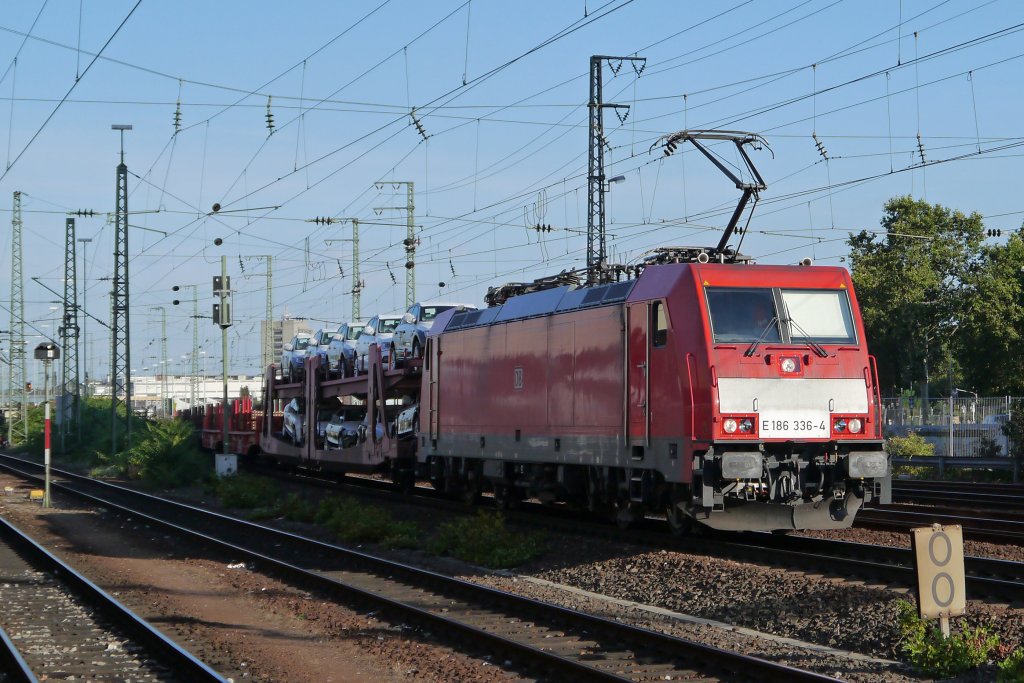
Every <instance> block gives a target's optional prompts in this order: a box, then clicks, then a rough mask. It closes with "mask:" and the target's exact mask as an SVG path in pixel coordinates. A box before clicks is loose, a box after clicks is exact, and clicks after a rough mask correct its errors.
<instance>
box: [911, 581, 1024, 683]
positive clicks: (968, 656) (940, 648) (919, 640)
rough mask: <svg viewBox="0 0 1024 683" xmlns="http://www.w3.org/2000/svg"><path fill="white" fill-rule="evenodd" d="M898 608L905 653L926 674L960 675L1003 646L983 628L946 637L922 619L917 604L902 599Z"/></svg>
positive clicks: (967, 630) (937, 676)
mask: <svg viewBox="0 0 1024 683" xmlns="http://www.w3.org/2000/svg"><path fill="white" fill-rule="evenodd" d="M897 606H898V608H899V620H900V622H899V623H900V635H901V640H902V650H903V653H904V654H905V655H906V656H907V660H908V661H909V662H910V663H911V664H912V665H913V666H914V668H916V669H917V670H918V671H921V672H922V673H924V674H927V675H929V676H933V677H935V678H949V677H951V676H958V675H960V674H962V673H965V672H967V671H970V670H971V669H973V668H975V667H976V666H979V665H981V664H984V663H985V662H986V661H988V659H989V656H990V655H992V654H994V653H995V652H996V650H997V649H998V647H999V636H997V635H993V634H991V633H989V632H988V631H987V630H986V629H984V628H981V627H978V628H975V629H970V628H966V629H963V630H962V631H960V632H958V633H951V634H950V636H949V637H948V638H943V637H942V633H941V632H940V631H939V628H938V626H937V625H929V624H927V623H926V622H925V621H924V620H922V619H921V618H920V617H919V616H918V614H917V608H916V607H915V606H914V605H912V604H910V603H909V602H907V601H905V600H900V601H899V602H898V603H897ZM1009 680H1013V679H1009Z"/></svg>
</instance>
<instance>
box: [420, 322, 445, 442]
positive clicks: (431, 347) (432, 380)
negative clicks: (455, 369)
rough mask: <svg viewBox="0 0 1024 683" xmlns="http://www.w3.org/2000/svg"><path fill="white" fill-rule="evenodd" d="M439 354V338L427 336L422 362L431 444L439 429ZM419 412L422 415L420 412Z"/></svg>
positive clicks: (428, 435) (428, 434) (428, 431)
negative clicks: (424, 372)
mask: <svg viewBox="0 0 1024 683" xmlns="http://www.w3.org/2000/svg"><path fill="white" fill-rule="evenodd" d="M440 355H441V338H440V337H427V348H426V350H425V351H424V353H423V359H424V360H423V363H424V364H425V366H426V367H425V368H424V370H425V371H426V375H427V396H426V399H427V440H428V441H429V442H430V443H431V444H433V442H434V440H435V439H437V435H438V432H440V431H441V412H440V406H439V405H438V399H439V398H440V393H439V392H438V385H437V376H438V371H439V370H440V368H439V367H438V360H440V358H439V357H440ZM421 410H422V406H421ZM420 414H421V415H422V412H421V413H420Z"/></svg>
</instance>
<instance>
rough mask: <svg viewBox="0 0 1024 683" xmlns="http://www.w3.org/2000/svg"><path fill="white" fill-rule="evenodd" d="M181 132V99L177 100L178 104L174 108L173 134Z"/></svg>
mask: <svg viewBox="0 0 1024 683" xmlns="http://www.w3.org/2000/svg"><path fill="white" fill-rule="evenodd" d="M180 132H181V100H178V104H177V106H176V107H175V109H174V134H175V135H177V134H178V133H180Z"/></svg>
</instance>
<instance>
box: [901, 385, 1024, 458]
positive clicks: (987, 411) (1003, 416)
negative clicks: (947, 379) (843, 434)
mask: <svg viewBox="0 0 1024 683" xmlns="http://www.w3.org/2000/svg"><path fill="white" fill-rule="evenodd" d="M1019 400H1021V399H1019V398H1013V397H1010V396H1003V397H996V398H992V397H981V398H979V397H975V396H969V397H966V398H962V397H957V398H933V399H929V400H927V401H926V400H924V399H920V398H907V397H900V398H884V399H882V426H883V430H884V432H885V435H886V436H906V435H907V434H909V433H910V432H917V433H918V434H920V435H921V436H922V437H924V439H925V440H926V441H928V442H929V443H931V444H934V445H935V455H937V456H944V457H947V458H979V459H991V458H1008V456H1009V454H1010V453H1011V451H1012V449H1013V444H1012V443H1010V440H1009V439H1008V438H1007V436H1006V435H1005V434H1003V430H1002V426H1003V425H1004V424H1006V422H1007V421H1008V420H1009V418H1010V411H1011V410H1012V409H1013V405H1014V402H1015V401H1019Z"/></svg>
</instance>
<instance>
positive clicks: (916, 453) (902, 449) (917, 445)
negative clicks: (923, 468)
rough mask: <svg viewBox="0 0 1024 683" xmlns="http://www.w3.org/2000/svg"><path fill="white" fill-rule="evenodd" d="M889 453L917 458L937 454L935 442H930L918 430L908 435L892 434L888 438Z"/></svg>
mask: <svg viewBox="0 0 1024 683" xmlns="http://www.w3.org/2000/svg"><path fill="white" fill-rule="evenodd" d="M886 445H887V446H888V449H889V455H891V456H892V457H894V458H915V457H925V456H929V455H935V444H932V443H928V442H927V441H925V440H924V437H923V436H921V435H920V434H918V433H917V432H910V433H909V434H907V435H906V436H891V437H889V438H888V439H887V440H886Z"/></svg>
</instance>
